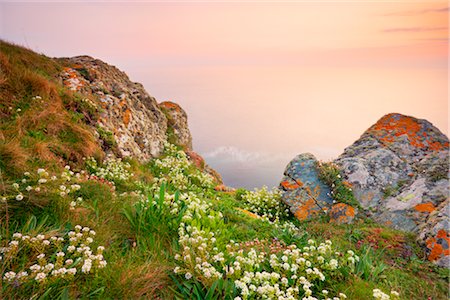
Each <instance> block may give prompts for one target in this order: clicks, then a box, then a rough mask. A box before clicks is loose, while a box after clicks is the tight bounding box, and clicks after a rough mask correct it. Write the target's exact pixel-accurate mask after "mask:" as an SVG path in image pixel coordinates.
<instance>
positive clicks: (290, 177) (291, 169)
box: [280, 153, 333, 220]
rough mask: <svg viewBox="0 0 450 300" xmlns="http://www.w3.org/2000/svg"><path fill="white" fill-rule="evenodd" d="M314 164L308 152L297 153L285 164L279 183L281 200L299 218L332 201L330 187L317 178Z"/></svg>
mask: <svg viewBox="0 0 450 300" xmlns="http://www.w3.org/2000/svg"><path fill="white" fill-rule="evenodd" d="M316 164H317V160H316V158H315V157H314V156H313V155H312V154H310V153H304V154H300V155H297V156H296V157H295V158H294V159H293V160H292V161H291V162H290V163H289V164H288V165H287V167H286V169H285V171H284V177H283V180H282V181H281V183H280V189H281V190H282V191H283V193H282V200H283V202H284V203H286V204H287V205H288V206H289V208H290V210H291V212H292V213H293V214H294V215H295V216H296V217H297V218H298V219H299V220H305V219H308V218H310V217H312V216H315V215H318V214H319V213H321V212H322V211H323V210H324V209H325V210H327V209H328V208H329V207H330V206H331V204H332V203H333V199H332V198H331V197H330V196H329V195H330V188H329V187H328V186H327V185H325V184H324V183H322V182H321V181H320V180H319V176H318V173H317V170H316Z"/></svg>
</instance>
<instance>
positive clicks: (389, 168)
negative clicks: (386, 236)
mask: <svg viewBox="0 0 450 300" xmlns="http://www.w3.org/2000/svg"><path fill="white" fill-rule="evenodd" d="M448 157H449V141H448V138H447V137H446V136H445V135H444V134H442V133H441V132H440V131H439V130H438V129H437V128H436V127H434V126H433V125H432V124H431V123H430V122H428V121H426V120H420V119H416V118H414V117H409V116H404V115H401V114H389V115H386V116H384V117H382V118H381V119H380V120H379V121H378V122H377V123H376V124H375V125H373V126H372V127H370V128H369V129H368V130H367V131H366V132H365V133H364V134H363V135H362V136H361V138H360V139H358V140H357V141H356V142H355V143H354V144H353V145H351V146H350V147H348V148H346V149H345V151H344V153H343V154H342V155H341V156H339V158H338V159H337V160H336V161H335V163H336V164H338V165H339V166H340V167H341V169H342V173H343V174H342V175H343V176H344V178H345V180H347V181H348V182H349V183H350V184H351V185H352V187H353V191H354V194H355V196H356V198H357V199H358V200H359V202H360V204H361V205H362V207H363V208H365V209H367V210H368V211H369V212H370V214H371V216H372V217H373V218H374V219H375V220H376V221H378V222H379V223H382V224H385V225H387V226H390V227H393V228H395V229H400V230H405V231H409V232H415V233H418V235H419V237H420V239H421V240H422V241H424V242H425V243H426V244H427V247H428V248H429V249H430V256H429V258H430V260H433V261H436V262H437V263H438V264H440V265H445V264H448V254H449V247H448V241H449V240H448V237H449V236H448V228H449V221H448V220H449V218H448V215H449V212H448V208H449V205H448V201H449V200H448V197H449V181H448V173H449V164H448V163H449V161H448Z"/></svg>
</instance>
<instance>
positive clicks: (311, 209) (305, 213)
mask: <svg viewBox="0 0 450 300" xmlns="http://www.w3.org/2000/svg"><path fill="white" fill-rule="evenodd" d="M318 213H319V211H318V210H317V209H316V202H315V201H314V199H309V200H307V201H306V202H305V203H303V205H301V206H300V207H299V208H298V209H297V211H296V212H295V213H294V215H295V217H296V218H297V219H298V220H300V221H303V220H306V219H307V218H308V217H309V216H311V215H314V214H318Z"/></svg>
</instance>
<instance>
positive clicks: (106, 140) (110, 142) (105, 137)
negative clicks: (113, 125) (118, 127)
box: [97, 126, 117, 149]
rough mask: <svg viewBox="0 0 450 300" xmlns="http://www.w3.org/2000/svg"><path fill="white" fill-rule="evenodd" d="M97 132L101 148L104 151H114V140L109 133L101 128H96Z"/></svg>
mask: <svg viewBox="0 0 450 300" xmlns="http://www.w3.org/2000/svg"><path fill="white" fill-rule="evenodd" d="M97 132H98V134H99V136H100V140H102V141H103V146H104V147H105V148H106V149H114V148H116V147H117V142H116V139H115V137H114V134H113V133H112V132H111V131H108V130H106V129H104V128H103V127H100V126H97Z"/></svg>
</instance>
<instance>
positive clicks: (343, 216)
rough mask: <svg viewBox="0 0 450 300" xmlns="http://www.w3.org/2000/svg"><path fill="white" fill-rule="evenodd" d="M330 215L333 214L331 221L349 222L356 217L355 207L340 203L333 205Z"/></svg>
mask: <svg viewBox="0 0 450 300" xmlns="http://www.w3.org/2000/svg"><path fill="white" fill-rule="evenodd" d="M330 215H331V216H332V218H331V220H330V222H336V223H339V224H342V223H348V222H349V221H351V220H352V219H353V218H354V217H355V209H354V208H353V207H352V206H350V205H348V204H345V203H338V204H335V205H333V206H332V207H331V210H330Z"/></svg>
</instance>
